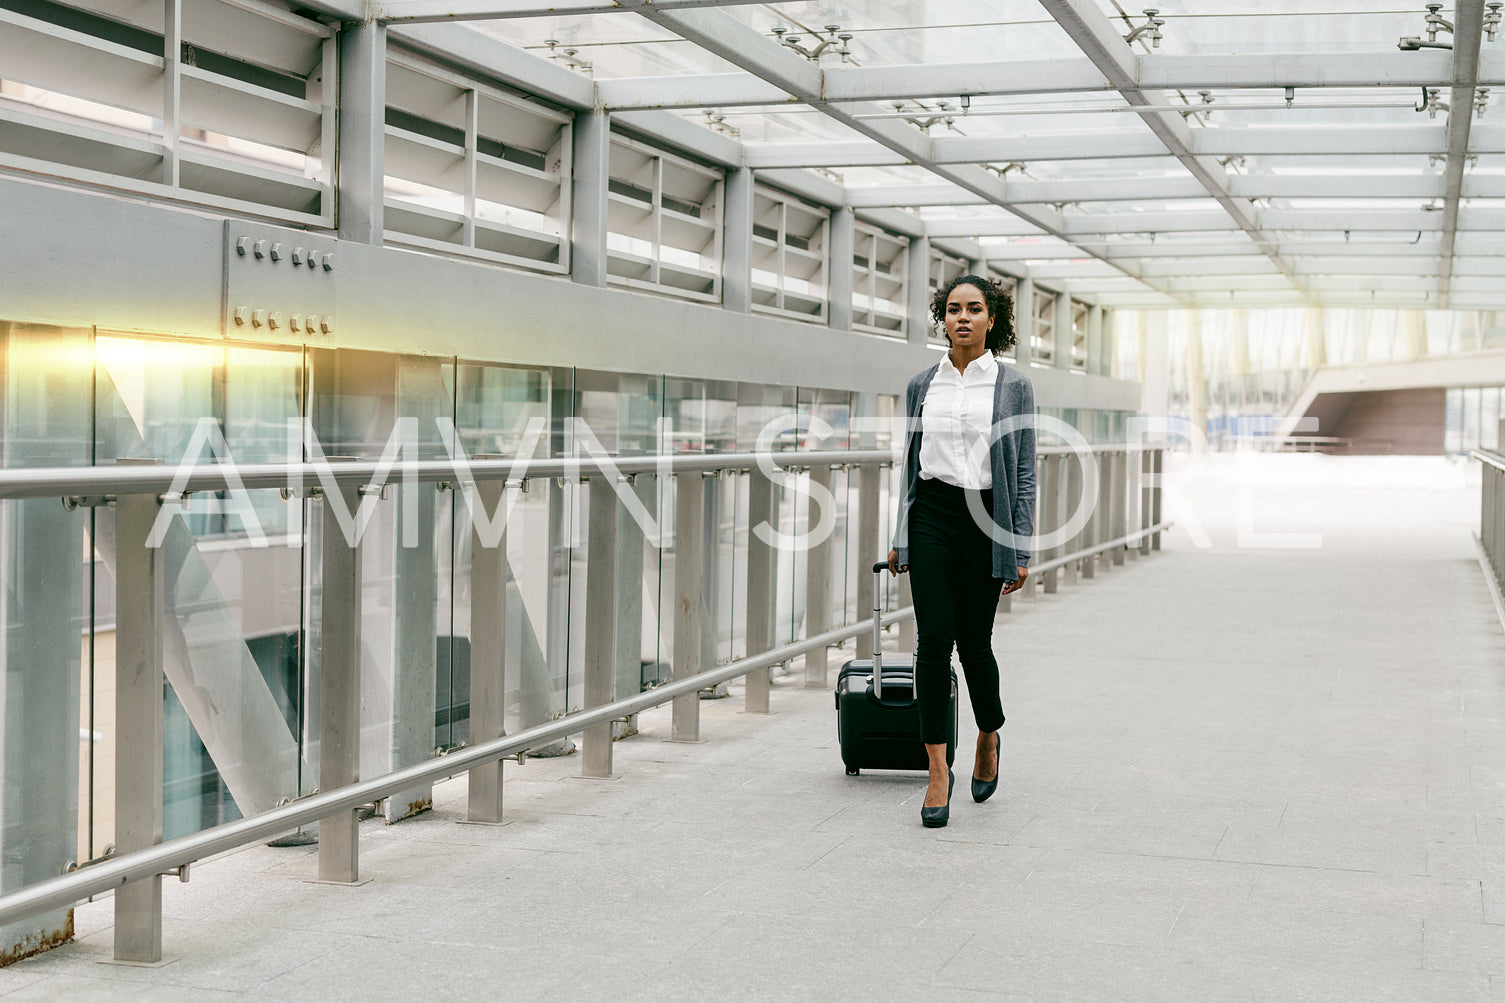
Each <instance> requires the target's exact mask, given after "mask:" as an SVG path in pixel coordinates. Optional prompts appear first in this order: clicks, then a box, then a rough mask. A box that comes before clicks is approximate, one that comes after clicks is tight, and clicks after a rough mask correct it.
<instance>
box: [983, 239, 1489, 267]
mask: <svg viewBox="0 0 1505 1003" xmlns="http://www.w3.org/2000/svg"><path fill="white" fill-rule="evenodd" d="M1081 243H1083V244H1086V243H1090V241H1088V240H1086V239H1085V238H1084V239H1083V240H1082V241H1081ZM1095 246H1097V248H1098V249H1099V250H1101V251H1103V252H1104V254H1105V255H1106V256H1107V257H1110V258H1143V259H1145V268H1147V269H1151V268H1154V267H1155V265H1156V264H1158V263H1162V262H1166V263H1169V262H1176V261H1207V260H1211V259H1216V258H1230V257H1234V258H1247V257H1250V256H1251V255H1252V256H1257V257H1258V259H1259V260H1260V261H1265V260H1267V259H1266V258H1265V257H1264V255H1262V254H1260V253H1259V251H1258V250H1256V249H1255V247H1254V245H1253V244H1252V243H1251V242H1250V241H1249V240H1248V239H1247V238H1246V237H1245V236H1244V235H1243V234H1236V235H1234V236H1232V237H1229V238H1227V239H1221V240H1220V239H1205V240H1157V241H1153V242H1151V241H1147V240H1107V239H1104V240H1099V241H1097V242H1096V244H1095ZM1276 246H1277V247H1278V248H1279V250H1280V253H1281V254H1282V255H1283V256H1285V257H1287V258H1289V259H1291V263H1292V264H1293V265H1294V266H1295V267H1296V268H1297V270H1298V271H1299V270H1301V269H1302V268H1303V262H1304V261H1306V260H1308V259H1311V260H1326V259H1327V257H1328V256H1335V257H1341V258H1345V259H1352V258H1366V259H1380V260H1384V259H1385V258H1390V257H1398V259H1399V260H1412V261H1433V262H1435V260H1436V257H1437V251H1438V238H1437V237H1436V236H1435V235H1434V236H1430V237H1423V239H1422V240H1420V241H1419V242H1417V243H1414V244H1413V243H1402V242H1399V241H1393V240H1387V241H1366V240H1363V239H1361V238H1354V239H1352V240H1350V241H1346V242H1345V241H1343V240H1341V239H1339V240H1336V241H1334V240H1306V241H1300V240H1291V239H1283V240H1281V241H1280V243H1279V244H1278V245H1276ZM1478 246H1479V248H1480V250H1479V251H1478V252H1477V253H1479V254H1481V255H1484V254H1494V255H1502V256H1505V237H1501V238H1497V243H1496V245H1495V246H1494V247H1493V248H1492V249H1490V250H1485V249H1484V245H1482V244H1481V245H1478ZM982 253H983V254H984V255H985V256H986V257H987V258H988V260H989V261H1057V260H1075V259H1078V258H1081V257H1082V250H1081V248H1080V246H1078V245H1076V244H1058V243H1055V242H1052V243H1049V244H1044V243H1035V242H1027V243H1026V242H1015V243H1009V244H997V243H988V244H984V245H982ZM1456 260H1457V263H1456V264H1455V266H1454V267H1455V270H1458V273H1459V274H1462V269H1463V267H1464V266H1465V264H1466V263H1468V262H1470V261H1472V260H1474V259H1469V258H1458V259H1456ZM1478 260H1480V261H1492V260H1494V259H1493V258H1488V257H1481V258H1479V259H1478ZM1499 267H1500V268H1501V269H1502V270H1505V258H1502V259H1500V264H1499Z"/></svg>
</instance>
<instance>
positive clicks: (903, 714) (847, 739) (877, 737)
mask: <svg viewBox="0 0 1505 1003" xmlns="http://www.w3.org/2000/svg"><path fill="white" fill-rule="evenodd" d="M887 570H888V562H887V561H880V562H878V563H877V564H875V565H873V574H875V575H881V574H882V573H883V572H885V571H887ZM881 585H882V582H881V581H880V582H878V583H876V586H881ZM882 594H883V590H882V588H881V587H875V588H874V589H873V607H874V608H873V657H872V658H871V659H868V658H861V659H859V658H854V659H852V660H851V661H849V662H847V663H846V664H845V665H843V666H842V667H841V674H840V675H838V676H837V677H836V732H837V735H838V736H839V737H840V740H841V760H842V762H843V763H845V764H846V767H847V775H848V776H853V777H855V776H857V774H858V773H860V772H861V771H862V770H919V771H921V772H924V771H926V770H928V769H929V768H930V761H929V760H928V759H927V758H926V757H925V743H924V742H923V741H921V739H920V708H919V704H918V702H917V701H916V700H915V691H914V657H913V656H912V655H893V654H889V655H885V654H883V651H882V647H881V634H880V630H881V628H880V626H879V624H880V621H881V617H882V613H881V606H882V602H881V600H880V598H879V597H880V596H881V595H882ZM875 664H876V665H877V672H876V673H875V672H874V665H875ZM875 675H876V679H877V685H876V686H874V678H875ZM955 759H956V669H954V668H953V669H952V670H951V735H950V737H949V738H948V740H947V742H946V764H947V765H948V766H949V765H950V764H951V763H952V762H954V761H955Z"/></svg>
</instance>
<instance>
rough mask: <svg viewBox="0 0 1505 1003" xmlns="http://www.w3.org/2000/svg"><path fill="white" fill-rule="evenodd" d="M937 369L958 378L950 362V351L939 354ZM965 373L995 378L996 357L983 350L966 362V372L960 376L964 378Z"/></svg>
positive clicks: (996, 369) (996, 373)
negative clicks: (939, 359)
mask: <svg viewBox="0 0 1505 1003" xmlns="http://www.w3.org/2000/svg"><path fill="white" fill-rule="evenodd" d="M939 371H940V372H942V373H945V374H946V375H948V376H950V377H951V378H952V379H957V378H958V377H957V372H956V367H955V366H953V365H952V364H951V353H950V352H947V353H946V354H945V355H942V356H941V361H940V366H939ZM967 373H972V374H973V375H974V376H984V377H987V378H989V379H996V378H997V376H998V357H997V356H995V355H994V354H993V353H992V352H983V353H982V354H981V355H980V356H978V357H977V358H975V359H973V360H972V361H971V362H969V363H967V369H966V372H964V373H962V374H961V378H962V379H965V378H966V376H967Z"/></svg>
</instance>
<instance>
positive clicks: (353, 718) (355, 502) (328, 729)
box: [319, 484, 362, 884]
mask: <svg viewBox="0 0 1505 1003" xmlns="http://www.w3.org/2000/svg"><path fill="white" fill-rule="evenodd" d="M339 492H340V495H341V496H342V497H343V499H344V502H345V511H347V512H349V513H352V516H353V521H355V523H356V525H355V526H353V527H351V530H352V532H359V522H358V520H359V516H358V515H357V514H356V513H358V512H359V507H360V502H361V495H362V492H361V489H360V488H359V487H358V486H356V485H353V484H346V485H340V487H339ZM322 535H323V551H324V553H323V579H322V585H321V594H320V600H319V605H320V610H321V619H320V637H321V642H320V647H319V787H320V789H321V790H333V789H335V788H336V787H344V786H346V785H347V784H353V783H355V782H356V781H357V780H359V779H360V776H361V545H360V541H359V540H356V541H349V540H346V539H345V533H344V527H342V526H341V525H340V521H339V519H338V517H337V516H336V515H335V503H334V501H333V499H331V498H328V497H326V498H325V499H324V523H323V527H322ZM359 863H360V841H359V838H358V833H357V829H356V813H355V809H351V810H349V811H343V812H340V813H339V814H337V815H331V816H330V817H328V818H324V819H320V820H319V880H320V881H328V882H332V883H335V884H354V883H355V882H357V881H358V880H359V874H360V868H359Z"/></svg>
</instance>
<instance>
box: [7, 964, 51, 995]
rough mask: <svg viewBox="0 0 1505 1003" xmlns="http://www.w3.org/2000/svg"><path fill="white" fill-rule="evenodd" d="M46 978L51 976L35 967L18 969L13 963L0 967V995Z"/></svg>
mask: <svg viewBox="0 0 1505 1003" xmlns="http://www.w3.org/2000/svg"><path fill="white" fill-rule="evenodd" d="M48 978H51V976H50V975H48V974H47V973H46V972H44V971H40V970H37V969H35V968H29V969H19V968H16V967H15V966H14V965H12V966H10V967H7V968H0V996H8V995H10V994H11V993H14V992H17V991H19V990H22V989H25V988H26V987H27V986H30V985H33V984H34V983H37V982H41V981H43V980H44V979H48Z"/></svg>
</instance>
